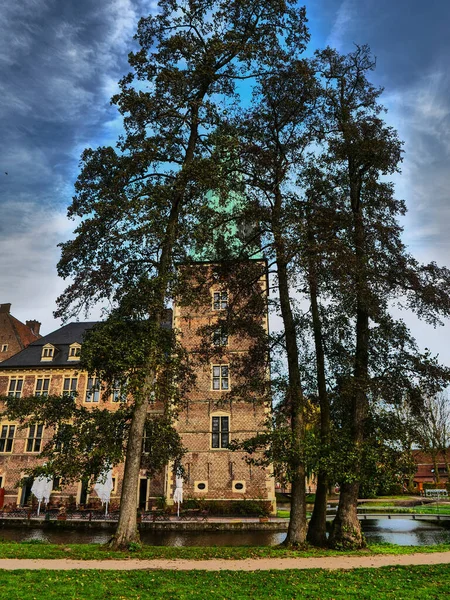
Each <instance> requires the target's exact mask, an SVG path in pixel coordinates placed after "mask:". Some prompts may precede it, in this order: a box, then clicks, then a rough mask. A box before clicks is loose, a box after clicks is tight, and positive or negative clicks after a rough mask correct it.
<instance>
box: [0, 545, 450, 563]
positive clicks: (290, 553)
mask: <svg viewBox="0 0 450 600" xmlns="http://www.w3.org/2000/svg"><path fill="white" fill-rule="evenodd" d="M448 551H450V544H435V545H432V546H420V547H418V546H397V545H395V544H373V545H371V546H370V547H369V549H367V550H359V551H353V552H351V551H347V552H339V551H337V550H326V549H320V548H313V547H306V548H305V549H303V550H288V549H286V548H284V547H283V546H214V547H208V546H195V547H194V546H191V547H188V546H184V547H177V546H142V549H141V550H135V551H132V550H130V551H126V552H113V551H111V550H109V549H107V548H105V546H101V545H100V544H67V545H60V544H47V543H44V542H35V541H31V542H1V541H0V558H32V559H45V558H47V559H55V558H71V559H74V560H110V559H127V558H137V559H147V560H148V559H155V558H163V559H164V558H166V559H176V558H184V559H192V560H204V559H210V558H224V559H245V558H290V557H305V558H307V557H313V556H342V555H344V554H346V555H361V554H362V555H364V556H367V555H370V554H413V553H417V552H448Z"/></svg>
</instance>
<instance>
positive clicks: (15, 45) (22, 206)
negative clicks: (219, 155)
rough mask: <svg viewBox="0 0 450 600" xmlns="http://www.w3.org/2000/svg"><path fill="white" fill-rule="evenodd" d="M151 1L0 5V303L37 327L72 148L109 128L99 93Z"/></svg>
mask: <svg viewBox="0 0 450 600" xmlns="http://www.w3.org/2000/svg"><path fill="white" fill-rule="evenodd" d="M144 4H146V6H144ZM151 9H152V4H151V3H150V2H147V3H142V4H141V3H140V2H138V1H136V0H96V2H91V1H90V0H81V1H77V2H72V0H21V2H8V3H6V4H5V5H4V6H2V10H1V11H0V69H1V72H2V78H1V80H0V120H1V122H2V144H1V146H0V211H1V219H0V248H1V257H2V260H1V272H0V275H1V280H2V299H1V301H2V302H7V301H10V302H12V303H13V308H14V306H15V307H16V313H19V314H21V313H26V315H27V316H28V318H29V315H30V313H33V315H35V317H37V318H40V319H41V320H43V321H44V324H45V325H46V329H47V330H48V329H51V328H53V327H54V326H55V324H54V323H53V322H52V316H51V313H52V310H53V308H54V299H55V297H56V295H57V293H59V292H60V291H61V289H62V287H63V283H62V282H60V281H58V280H57V277H56V269H55V265H56V262H57V260H58V250H57V248H56V244H57V243H58V242H60V241H62V240H64V239H67V237H68V236H69V235H70V232H71V230H72V229H73V223H71V222H68V221H67V220H66V218H65V211H66V207H67V205H68V204H69V202H70V198H71V196H72V193H73V181H74V179H75V177H76V171H77V165H78V160H79V155H80V153H81V150H82V149H83V148H84V147H85V146H88V145H92V146H96V145H98V144H101V143H105V141H106V140H107V138H108V137H109V136H110V135H111V131H110V126H111V122H112V121H113V119H114V118H115V115H116V111H115V109H113V108H111V107H110V105H109V99H110V97H111V95H112V94H113V93H114V91H115V89H116V87H115V86H116V82H117V81H118V79H119V78H120V77H121V76H122V75H123V74H124V73H125V72H126V71H127V62H126V57H127V54H128V52H129V50H130V49H131V47H132V36H133V34H134V32H135V29H136V23H137V20H138V18H139V17H140V16H141V15H142V14H148V12H149V11H150V10H151ZM112 137H113V139H114V138H115V137H116V136H115V135H113V136H112ZM6 173H7V174H6Z"/></svg>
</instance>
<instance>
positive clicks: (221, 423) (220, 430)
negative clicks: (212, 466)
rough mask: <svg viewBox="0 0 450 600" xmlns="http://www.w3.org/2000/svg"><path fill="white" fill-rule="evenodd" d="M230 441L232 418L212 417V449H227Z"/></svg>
mask: <svg viewBox="0 0 450 600" xmlns="http://www.w3.org/2000/svg"><path fill="white" fill-rule="evenodd" d="M229 441H230V417H212V437H211V447H212V448H227V447H228V443H229Z"/></svg>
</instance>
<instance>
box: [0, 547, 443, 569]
mask: <svg viewBox="0 0 450 600" xmlns="http://www.w3.org/2000/svg"><path fill="white" fill-rule="evenodd" d="M435 564H450V552H433V553H430V554H403V555H401V554H399V555H378V556H330V557H320V558H256V559H243V560H223V559H212V560H182V559H176V560H160V559H155V560H134V559H130V560H101V561H100V560H68V559H52V560H31V559H0V569H6V570H17V569H31V570H36V569H49V570H69V569H98V570H117V571H132V570H136V569H147V570H149V569H169V570H171V571H191V570H202V571H260V570H261V571H268V570H270V569H276V570H281V569H359V568H362V567H364V568H376V567H385V566H391V565H435Z"/></svg>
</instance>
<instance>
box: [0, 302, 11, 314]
mask: <svg viewBox="0 0 450 600" xmlns="http://www.w3.org/2000/svg"><path fill="white" fill-rule="evenodd" d="M10 310H11V303H9V304H0V313H7V314H8V315H9V312H10Z"/></svg>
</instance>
